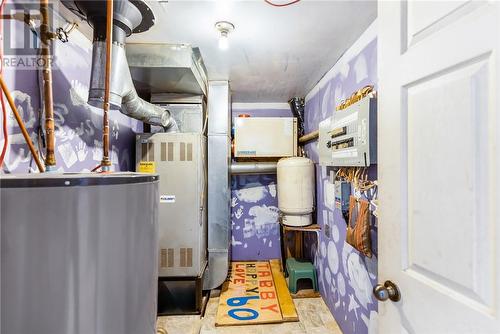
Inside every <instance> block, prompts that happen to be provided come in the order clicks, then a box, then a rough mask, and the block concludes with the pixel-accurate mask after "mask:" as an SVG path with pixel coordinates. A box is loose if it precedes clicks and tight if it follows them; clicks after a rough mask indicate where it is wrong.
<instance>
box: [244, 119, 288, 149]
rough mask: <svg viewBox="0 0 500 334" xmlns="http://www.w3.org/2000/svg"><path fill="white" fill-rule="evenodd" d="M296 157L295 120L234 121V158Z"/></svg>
mask: <svg viewBox="0 0 500 334" xmlns="http://www.w3.org/2000/svg"><path fill="white" fill-rule="evenodd" d="M296 155H297V119H296V118H293V117H237V118H236V119H235V120H234V157H236V158H273V157H276V158H279V157H293V156H296Z"/></svg>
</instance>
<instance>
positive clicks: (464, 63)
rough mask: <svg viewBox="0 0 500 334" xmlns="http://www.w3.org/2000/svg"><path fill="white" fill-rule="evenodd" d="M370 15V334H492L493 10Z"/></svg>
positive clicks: (438, 7) (415, 5)
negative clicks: (374, 87)
mask: <svg viewBox="0 0 500 334" xmlns="http://www.w3.org/2000/svg"><path fill="white" fill-rule="evenodd" d="M378 14H379V18H378V24H379V42H378V49H379V55H378V61H379V107H378V115H379V130H378V135H379V141H378V147H379V161H378V168H379V182H380V183H379V184H380V203H381V208H380V216H379V243H378V244H379V282H380V283H384V282H385V281H386V280H391V281H392V282H394V283H395V284H396V285H397V286H398V287H399V290H400V292H401V300H400V301H399V302H392V301H390V300H389V301H385V302H379V333H380V334H392V333H398V334H399V333H409V334H413V333H418V334H421V333H440V334H441V333H453V334H456V333H481V334H483V333H500V311H499V310H500V176H499V174H500V84H499V79H500V56H499V51H500V45H499V44H500V24H499V21H500V3H498V2H495V1H491V2H476V1H459V2H448V1H443V2H428V1H422V2H412V1H408V2H393V1H379V11H378Z"/></svg>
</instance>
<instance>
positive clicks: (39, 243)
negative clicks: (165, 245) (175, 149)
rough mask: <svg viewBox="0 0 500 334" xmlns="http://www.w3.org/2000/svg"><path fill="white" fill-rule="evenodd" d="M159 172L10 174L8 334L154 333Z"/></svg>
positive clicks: (0, 187) (5, 238) (6, 196)
mask: <svg viewBox="0 0 500 334" xmlns="http://www.w3.org/2000/svg"><path fill="white" fill-rule="evenodd" d="M158 198H159V197H158V176H157V175H146V174H136V173H114V174H107V175H101V174H29V175H13V176H2V177H1V178H0V201H1V207H0V211H1V220H0V224H1V258H2V263H1V319H2V321H1V328H0V332H1V333H6V334H7V333H9V334H27V333H37V334H90V333H92V334H139V333H140V334H154V333H156V331H155V324H156V299H157V274H158V273H157V270H158V269H157V268H158V255H157V254H158Z"/></svg>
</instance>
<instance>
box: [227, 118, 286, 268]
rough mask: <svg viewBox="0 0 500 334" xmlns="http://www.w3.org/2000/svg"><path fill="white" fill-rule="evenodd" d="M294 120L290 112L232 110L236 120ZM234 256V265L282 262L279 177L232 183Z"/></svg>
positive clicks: (253, 177) (246, 178) (239, 178)
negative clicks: (250, 262)
mask: <svg viewBox="0 0 500 334" xmlns="http://www.w3.org/2000/svg"><path fill="white" fill-rule="evenodd" d="M240 114H248V115H250V116H251V117H291V116H292V114H291V111H290V110H289V109H259V110H255V109H254V110H252V109H248V110H241V109H238V110H233V117H237V116H238V115H240ZM231 194H232V200H231V231H232V237H231V239H232V241H231V252H232V253H231V254H232V255H231V256H232V259H233V261H250V260H268V259H276V258H280V256H281V250H280V234H279V223H278V214H279V210H278V197H277V192H276V175H238V176H233V177H232V179H231Z"/></svg>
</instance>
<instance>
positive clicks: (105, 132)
mask: <svg viewBox="0 0 500 334" xmlns="http://www.w3.org/2000/svg"><path fill="white" fill-rule="evenodd" d="M112 38H113V0H107V11H106V72H105V80H104V105H103V108H102V109H103V119H102V127H103V128H102V161H101V167H102V169H103V171H105V170H108V169H109V166H111V160H110V159H109V119H108V113H109V91H110V82H109V81H110V78H111V48H112V45H113V41H112Z"/></svg>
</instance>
